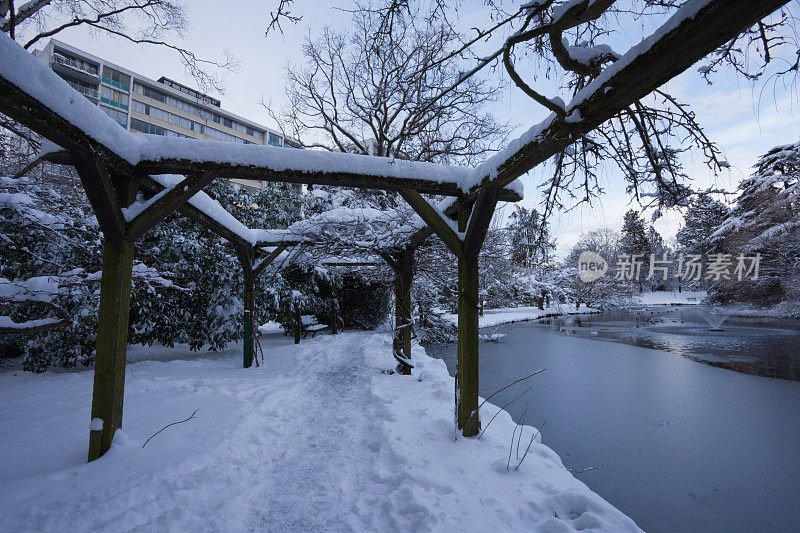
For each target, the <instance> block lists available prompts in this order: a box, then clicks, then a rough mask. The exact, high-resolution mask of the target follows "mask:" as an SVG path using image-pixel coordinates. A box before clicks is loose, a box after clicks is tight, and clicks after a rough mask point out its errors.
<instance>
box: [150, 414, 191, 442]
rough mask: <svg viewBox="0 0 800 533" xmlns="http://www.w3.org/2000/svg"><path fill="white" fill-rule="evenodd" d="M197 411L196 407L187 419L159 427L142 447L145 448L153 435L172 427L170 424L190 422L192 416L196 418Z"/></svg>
mask: <svg viewBox="0 0 800 533" xmlns="http://www.w3.org/2000/svg"><path fill="white" fill-rule="evenodd" d="M197 411H198V409H195V410H194V412H193V413H192V415H191V416H190V417H189V418H187V419H186V420H179V421H178V422H172V423H171V424H167V425H166V426H164V427H163V428H161V429H159V430H158V431H156V432H155V433H153V434H152V435H150V438H149V439H147V440H146V441H144V444H142V448H144V447H145V446H147V443H148V442H150V439H152V438H153V437H155V436H156V435H158V434H159V433H161V432H162V431H164V430H165V429H167V428H168V427H170V426H174V425H176V424H183V423H184V422H188V421H189V420H191V419H192V418H194V415H196V414H197Z"/></svg>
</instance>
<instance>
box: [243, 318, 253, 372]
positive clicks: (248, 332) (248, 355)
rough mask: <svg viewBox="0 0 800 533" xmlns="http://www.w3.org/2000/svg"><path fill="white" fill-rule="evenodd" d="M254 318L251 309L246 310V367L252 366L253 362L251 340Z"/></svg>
mask: <svg viewBox="0 0 800 533" xmlns="http://www.w3.org/2000/svg"><path fill="white" fill-rule="evenodd" d="M252 327H253V320H252V317H251V316H250V311H245V312H244V359H243V363H244V367H245V368H250V366H251V365H252V364H253V342H252V341H251V340H250V339H251V336H252Z"/></svg>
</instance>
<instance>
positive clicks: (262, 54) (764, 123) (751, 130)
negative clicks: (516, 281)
mask: <svg viewBox="0 0 800 533" xmlns="http://www.w3.org/2000/svg"><path fill="white" fill-rule="evenodd" d="M274 4H276V2H274V1H271V0H269V1H266V2H248V1H233V0H232V1H230V2H227V3H225V6H224V8H221V7H220V3H219V2H212V1H210V0H192V2H188V3H187V6H188V7H187V8H188V15H189V19H190V20H191V23H192V27H191V28H190V29H189V31H188V32H187V38H186V41H185V45H186V46H187V47H188V48H190V49H192V50H194V51H196V52H197V53H198V55H200V56H201V57H206V58H211V59H219V58H221V57H222V55H223V53H222V51H223V50H226V49H227V50H229V51H231V52H232V53H233V55H235V56H236V58H237V59H238V60H239V61H240V68H239V69H238V71H237V72H234V73H228V74H227V76H226V85H227V91H226V93H225V94H224V95H222V96H221V100H222V106H223V108H225V109H228V110H230V111H233V112H234V113H237V114H239V115H242V116H244V117H247V118H249V119H251V120H254V121H256V122H260V123H262V124H265V125H268V126H274V124H272V123H271V121H270V119H269V116H268V114H267V112H266V110H265V109H264V108H263V107H262V106H261V105H260V104H259V101H260V99H261V97H262V96H263V97H264V99H265V100H267V101H271V102H272V104H273V105H274V106H279V105H281V104H282V103H283V102H284V101H285V98H284V93H283V75H284V65H285V64H286V63H287V62H297V61H300V59H301V54H300V45H301V43H302V40H303V38H304V36H305V35H306V33H307V32H308V31H312V32H313V31H314V30H319V29H321V28H322V27H323V26H324V25H326V24H328V25H331V26H333V27H338V28H346V27H347V24H348V21H349V17H348V15H347V14H346V13H342V12H341V11H338V10H335V9H332V8H331V6H332V5H340V6H341V5H343V4H345V5H346V2H344V1H343V0H340V1H338V2H332V1H324V2H316V1H315V2H309V1H305V2H304V1H303V0H299V1H298V2H297V5H298V10H302V11H303V14H304V19H303V21H302V22H301V23H300V24H299V25H297V26H291V25H284V30H285V33H284V34H280V33H271V34H270V36H269V37H265V36H264V30H265V29H266V25H267V20H268V12H269V11H270V9H274ZM475 4H476V5H478V6H479V5H480V4H482V3H478V2H476V3H475ZM312 6H313V7H312ZM223 12H224V15H223ZM459 15H460V18H461V20H462V21H463V22H464V24H465V26H466V27H468V26H470V25H471V24H473V23H478V22H480V21H481V20H483V17H484V16H485V14H484V12H483V11H482V10H481V9H473V10H464V11H463V12H460V13H459ZM59 38H60V39H62V40H64V41H66V42H68V43H70V44H72V45H75V46H78V47H79V48H82V49H85V50H87V51H89V52H92V53H94V54H95V55H98V56H100V57H104V58H107V59H109V60H111V61H113V62H115V63H119V64H121V65H124V66H126V67H128V68H130V69H131V70H134V71H137V72H140V73H142V74H144V75H147V76H149V77H151V78H158V77H160V76H161V75H165V76H168V77H170V78H173V79H176V80H178V81H183V82H184V83H187V84H188V85H194V83H193V82H192V80H191V79H187V77H186V76H185V75H184V74H183V67H182V65H181V64H180V61H179V60H178V58H177V57H176V55H175V54H174V53H173V52H171V51H169V50H166V49H161V48H156V47H146V48H144V47H136V46H134V45H131V44H130V43H127V42H123V41H120V40H117V39H112V38H109V37H106V36H104V35H92V34H90V33H89V32H87V30H86V29H74V30H72V29H71V30H68V31H65V32H63V33H61V34H60V35H59ZM618 51H619V50H618ZM495 75H500V73H499V71H496V74H495ZM667 88H668V90H669V91H670V92H671V93H672V94H674V95H675V96H677V97H679V98H680V99H681V100H682V101H684V102H687V103H689V104H691V106H692V108H693V109H694V111H695V112H696V113H697V116H698V118H699V121H700V123H701V124H703V125H704V126H705V128H706V131H707V133H708V134H709V136H710V137H711V138H712V139H714V140H716V141H717V142H718V143H719V144H720V146H721V148H722V149H723V150H724V152H725V157H726V159H727V160H728V161H729V162H730V164H731V166H732V168H731V169H730V171H726V172H725V173H723V174H722V175H720V176H718V177H714V176H712V175H711V174H710V173H709V171H708V170H707V169H706V168H705V166H704V165H703V164H702V162H701V161H691V160H689V161H687V162H686V163H687V164H686V169H687V170H688V174H689V176H691V178H692V179H693V181H694V182H695V183H696V184H697V185H699V186H701V187H705V186H708V185H711V184H717V185H719V186H723V187H726V188H729V189H735V187H736V185H737V183H738V182H739V180H740V179H741V178H742V177H744V176H746V175H748V174H749V172H750V168H751V167H752V165H753V164H754V163H755V161H756V159H757V158H758V156H759V155H760V154H761V153H764V152H765V151H767V150H768V149H769V148H771V147H773V146H775V145H778V144H786V143H790V142H795V141H797V140H798V138H799V137H798V136H800V116H798V113H797V111H798V109H797V107H798V102H797V95H796V92H795V90H794V89H792V88H778V89H777V91H775V92H774V93H773V92H772V90H769V91H765V92H764V93H763V94H761V93H760V92H758V89H759V88H760V87H759V88H757V90H756V91H754V90H753V89H752V88H751V87H750V85H748V84H746V83H743V82H741V80H739V79H738V78H736V77H735V76H733V75H730V74H725V75H721V76H717V77H716V78H715V83H714V85H711V86H709V85H708V84H707V83H706V82H705V80H703V79H702V77H701V76H700V74H699V73H698V72H696V70H695V69H691V70H689V71H687V72H686V73H684V74H683V75H681V76H680V77H678V78H676V79H674V80H672V81H671V82H670V83H669V85H668V87H667ZM770 89H771V88H770ZM493 111H494V113H495V114H496V115H497V116H498V117H499V118H501V119H503V120H509V121H512V122H513V123H515V124H518V126H517V129H516V130H515V133H516V134H519V133H521V132H522V131H524V130H525V129H527V128H528V127H530V126H531V125H533V124H535V123H536V122H538V121H539V120H541V119H542V118H543V117H544V112H543V111H542V108H541V107H540V106H537V105H536V104H535V103H533V102H532V101H531V100H530V99H529V98H528V97H527V96H525V95H524V94H522V92H521V91H519V90H517V89H516V88H511V87H509V88H507V89H506V90H505V91H504V94H503V98H502V100H501V102H500V103H499V104H498V105H497V106H496V107H495V109H494V110H493ZM522 179H523V182H524V183H525V188H526V198H525V200H524V201H523V203H524V205H526V206H528V207H533V206H535V205H536V203H537V202H538V200H539V197H538V195H537V193H536V185H537V184H538V183H540V182H541V180H542V174H541V171H533V172H531V173H529V175H527V176H525V177H524V178H522ZM604 181H605V182H604V187H605V190H606V194H605V195H604V196H603V197H602V198H601V200H600V201H599V202H597V203H596V204H594V205H592V206H591V207H589V206H583V207H581V208H579V209H576V210H574V211H572V212H569V213H565V214H557V215H556V216H555V217H554V219H553V220H552V224H553V228H554V233H555V235H556V237H557V239H558V244H559V253H561V254H563V253H564V252H565V251H566V250H568V248H569V247H570V246H571V245H572V244H573V243H574V242H575V241H576V240H577V238H578V236H579V235H580V234H581V233H582V232H584V231H587V230H590V229H595V228H597V227H600V226H609V227H612V228H618V227H619V226H620V225H621V219H622V215H623V213H624V211H625V210H627V209H628V208H629V205H628V204H629V198H628V197H627V195H626V194H625V186H624V183H623V181H622V179H621V178H620V177H619V176H616V175H614V174H610V175H608V176H606V177H605V180H604ZM634 207H635V206H634ZM680 218H681V217H680V215H679V214H678V213H670V214H667V215H666V216H664V217H662V218H661V219H659V220H658V221H657V222H656V227H657V229H658V230H659V231H660V232H661V233H662V234H663V235H664V236H665V237H666V238H669V237H671V236H673V235H674V233H675V231H677V229H678V227H679V223H680Z"/></svg>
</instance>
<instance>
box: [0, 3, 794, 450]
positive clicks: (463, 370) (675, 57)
mask: <svg viewBox="0 0 800 533" xmlns="http://www.w3.org/2000/svg"><path fill="white" fill-rule="evenodd" d="M786 2H787V0H760V1H752V0H688V1H687V2H685V3H684V4H683V5H682V6H681V7H680V8H678V9H677V10H676V12H675V13H674V15H673V16H672V17H671V18H669V19H668V20H667V21H666V22H665V23H664V24H663V25H662V26H661V27H660V28H658V29H657V30H656V31H655V32H654V33H653V34H652V35H651V36H649V37H647V38H646V39H644V40H643V41H641V42H640V43H639V44H637V45H636V46H634V47H632V48H631V49H630V50H629V51H628V52H627V53H625V54H624V55H622V56H621V57H620V58H619V59H617V60H616V61H614V62H613V63H611V64H610V65H609V66H608V67H606V68H605V69H604V70H603V72H602V73H601V74H600V75H599V76H598V77H597V78H595V79H594V80H593V81H592V82H591V83H590V84H589V85H587V86H586V87H585V88H584V89H583V90H582V91H580V92H579V93H578V94H577V95H576V96H575V97H574V98H573V99H572V101H571V102H569V103H568V104H567V105H566V106H565V108H564V110H565V111H566V113H564V114H561V113H560V114H558V115H557V114H555V113H553V114H552V115H551V116H550V117H548V118H547V119H545V120H544V121H543V122H541V123H540V124H537V125H536V126H534V127H532V128H531V129H530V130H528V131H527V132H526V133H525V134H523V135H522V136H521V137H520V138H519V139H517V140H515V141H513V142H512V143H511V144H510V145H509V146H508V147H507V148H506V149H505V150H504V151H502V152H500V153H499V154H497V155H495V156H494V157H492V158H491V159H489V160H487V161H486V162H485V163H484V164H482V165H481V166H479V167H477V168H475V169H471V168H464V167H456V166H441V165H434V164H430V163H421V162H410V161H400V160H393V159H388V158H377V157H370V156H362V155H354V154H344V153H326V152H316V151H309V150H289V149H283V148H274V147H270V146H257V145H233V144H228V143H221V142H210V141H198V140H192V139H178V138H166V137H156V136H147V135H134V134H131V133H129V132H127V131H126V130H124V129H123V128H121V127H119V126H118V125H117V124H116V123H115V122H114V121H113V120H112V119H111V118H110V117H108V116H107V115H106V114H105V113H103V112H102V111H101V110H100V109H99V108H98V107H97V106H95V105H94V104H92V103H91V102H89V101H88V100H86V99H85V98H83V97H82V96H81V95H80V94H79V93H78V92H76V91H75V90H74V89H72V88H71V87H69V85H67V83H66V82H65V81H64V80H62V79H61V78H59V77H58V76H57V75H56V74H55V73H53V72H52V71H50V70H49V69H48V68H46V67H45V66H44V65H42V64H41V63H39V62H38V61H37V60H36V59H35V58H34V57H33V56H31V55H30V54H29V53H28V52H26V51H25V50H24V49H23V48H21V47H20V46H19V45H17V44H16V43H14V42H13V41H12V40H11V39H9V38H8V37H7V36H5V35H0V112H2V113H4V114H6V115H8V116H10V117H12V118H14V119H15V120H17V121H19V122H20V123H22V124H23V125H25V126H27V127H29V128H31V129H32V130H34V131H36V132H37V133H39V134H41V135H42V136H43V137H45V138H46V139H48V140H49V141H51V142H53V143H55V144H56V145H58V146H60V147H61V148H62V149H64V150H65V151H66V152H67V153H68V159H67V160H66V161H65V162H67V161H68V162H69V164H72V165H74V166H75V168H76V169H77V171H78V174H79V176H80V178H81V182H82V184H83V187H84V189H85V191H86V194H87V196H88V198H89V201H90V203H91V205H92V208H93V210H94V212H95V215H96V216H97V219H98V222H99V224H100V227H101V229H102V231H103V236H104V246H103V274H102V281H101V292H100V311H99V318H98V334H97V355H96V363H95V377H94V392H93V399H92V418H93V419H100V420H102V421H103V423H102V424H93V425H92V428H93V429H92V430H91V431H90V445H89V460H94V459H96V458H98V457H100V456H101V455H103V453H105V451H107V450H108V448H109V446H110V444H111V440H112V438H113V435H114V432H115V431H116V430H117V429H118V428H120V427H121V426H122V405H123V389H124V380H125V356H126V348H127V331H128V312H129V303H130V301H129V300H130V288H131V269H132V264H133V253H134V242H135V241H136V239H137V238H138V237H140V236H141V235H142V234H143V233H144V232H146V231H147V230H148V229H150V228H152V227H153V226H154V225H156V224H157V223H158V222H160V221H161V220H163V219H164V218H165V217H166V216H167V215H168V214H170V213H172V212H174V211H179V212H180V213H182V214H183V215H185V216H188V217H190V218H192V219H194V220H196V221H197V222H199V223H201V224H203V225H204V226H206V227H208V228H209V229H211V230H212V231H215V232H216V233H218V234H219V235H221V236H223V237H224V238H226V239H228V240H230V241H231V242H232V243H234V244H235V245H237V246H238V247H239V249H240V251H241V252H240V257H241V258H242V262H243V264H244V263H247V262H248V261H249V262H250V265H251V266H250V268H251V269H253V270H255V269H258V268H260V265H261V264H263V263H258V261H260V260H261V257H263V256H265V255H266V258H269V257H270V256H272V254H274V253H275V250H274V249H273V250H272V251H271V252H264V251H263V248H265V247H267V248H269V247H281V246H288V244H287V243H288V242H291V241H290V239H291V237H287V238H286V240H284V239H283V237H280V236H277V235H276V234H274V233H271V232H262V231H261V230H258V229H250V228H246V227H244V226H242V225H241V224H240V223H238V221H235V220H231V219H232V217H230V215H229V214H227V213H224V212H219V211H217V210H216V209H215V208H214V207H213V206H212V205H209V204H207V203H206V202H205V200H204V198H203V197H204V196H205V195H204V194H202V192H201V191H202V188H203V187H204V186H205V185H207V184H208V183H210V182H211V181H212V180H213V179H216V178H228V179H230V178H246V179H254V180H262V181H272V182H289V183H309V184H328V185H337V186H346V187H361V188H370V189H384V190H392V191H397V192H399V193H400V194H401V195H402V197H403V198H404V199H405V200H406V201H407V202H408V204H409V205H410V206H411V207H412V208H413V209H414V211H415V212H416V213H417V214H418V215H419V217H420V218H421V220H422V221H424V223H425V226H424V227H422V228H420V229H419V231H418V232H417V233H416V234H415V235H414V236H413V237H412V239H411V240H410V241H409V242H410V243H419V242H421V240H424V239H425V238H427V237H428V236H430V235H431V234H433V233H435V234H436V235H437V236H438V237H439V238H441V239H442V241H443V242H444V243H445V244H446V245H447V247H448V249H449V250H450V251H451V252H452V253H453V254H454V255H455V256H456V257H457V258H458V278H459V279H458V286H459V305H458V371H457V378H456V379H457V381H456V386H457V388H458V391H457V395H456V398H457V402H458V405H457V410H458V413H457V421H458V426H459V428H460V429H461V430H462V432H463V434H464V435H465V436H474V435H477V434H478V430H479V428H480V421H479V415H478V311H477V308H478V306H477V302H478V275H477V272H478V254H479V252H480V250H481V247H482V244H483V241H484V239H485V236H486V232H487V230H488V227H489V223H490V220H491V218H492V215H493V213H494V210H495V206H496V204H497V202H498V201H515V200H518V199H520V197H521V188H520V187H519V186H518V185H516V184H515V180H516V179H517V178H519V177H520V176H521V175H523V174H524V173H526V172H527V171H529V170H530V169H532V168H534V167H536V166H537V165H539V164H541V163H543V162H545V161H546V160H547V159H549V158H550V157H552V156H553V155H555V154H557V153H559V152H560V151H562V150H564V149H565V148H566V147H567V146H568V145H569V144H570V143H572V142H574V141H575V140H576V139H578V138H580V137H581V135H583V134H585V133H586V132H589V131H591V130H592V129H594V128H596V127H597V126H598V125H600V124H602V123H603V122H604V121H606V120H608V119H609V118H611V117H613V116H614V115H616V114H617V113H619V112H620V111H622V110H624V109H626V108H627V107H628V106H630V105H632V104H634V103H635V102H636V101H637V100H639V99H641V98H644V97H645V96H647V95H648V94H649V93H650V92H651V91H653V90H654V89H656V88H658V87H659V86H661V85H663V84H664V83H665V82H667V81H668V80H670V79H671V78H673V77H674V76H676V75H678V74H680V73H681V72H683V71H684V70H686V69H687V68H689V67H690V66H691V65H692V64H694V63H695V62H696V61H698V60H700V59H701V58H703V57H704V56H706V55H707V54H709V53H710V52H711V51H713V50H715V49H716V48H717V47H719V46H722V45H723V44H725V43H726V42H728V41H730V40H731V39H732V38H734V37H735V36H737V35H738V34H739V33H741V32H742V31H744V30H745V29H747V28H749V27H751V26H752V25H754V24H756V23H757V22H758V21H759V20H760V19H762V18H763V17H765V16H766V15H768V14H769V13H771V12H772V11H774V10H775V9H777V8H779V7H780V6H782V5H783V4H785V3H786ZM569 4H570V5H572V3H569ZM574 4H575V5H574V6H573V7H575V9H578V10H579V9H581V5H583V4H581V3H580V2H575V3H574ZM589 4H591V2H590V3H589ZM565 5H567V4H565ZM572 11H573V10H572V9H563V10H561V16H573V15H574V13H572ZM176 176H177V177H176ZM141 190H146V191H148V192H149V198H148V199H147V200H145V201H141V202H139V201H137V196H138V194H139V192H140V191H141ZM423 194H433V195H444V196H448V197H452V198H453V199H454V201H452V203H450V204H449V205H447V206H445V208H444V209H443V208H442V206H440V205H434V204H432V203H430V202H429V201H428V200H427V199H426V198H425V197H423V196H422V195H423ZM206 198H207V197H206ZM226 215H227V216H226ZM277 237H280V239H279V238H277ZM245 252H246V257H245V256H244V255H242V254H243V253H245ZM279 253H280V252H279ZM396 253H397V254H399V256H398V257H400V258H401V259H400V263H399V265H400V266H399V267H398V268H399V269H400V270H399V271H402V272H405V274H403V275H410V270H409V269H408V265H410V264H412V263H413V258H411V259H410V260H409V258H408V257H405V256H403V253H404V250H397V251H396ZM267 264H268V263H267ZM402 265H406V266H402ZM408 286H409V287H410V281H409V285H408Z"/></svg>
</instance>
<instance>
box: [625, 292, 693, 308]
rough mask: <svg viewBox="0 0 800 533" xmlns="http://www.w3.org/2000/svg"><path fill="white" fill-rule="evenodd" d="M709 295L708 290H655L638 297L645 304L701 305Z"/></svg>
mask: <svg viewBox="0 0 800 533" xmlns="http://www.w3.org/2000/svg"><path fill="white" fill-rule="evenodd" d="M707 295H708V293H707V292H706V291H683V292H678V291H655V292H644V293H641V294H639V296H638V297H637V299H638V301H639V303H641V304H643V305H700V304H701V303H702V302H703V300H704V299H705V297H706V296H707Z"/></svg>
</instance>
